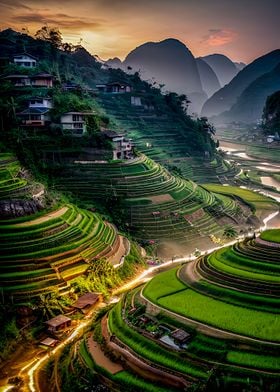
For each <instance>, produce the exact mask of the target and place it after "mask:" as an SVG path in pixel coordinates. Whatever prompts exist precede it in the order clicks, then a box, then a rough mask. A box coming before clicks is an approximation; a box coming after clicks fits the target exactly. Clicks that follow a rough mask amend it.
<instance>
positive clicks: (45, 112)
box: [17, 107, 51, 128]
mask: <svg viewBox="0 0 280 392" xmlns="http://www.w3.org/2000/svg"><path fill="white" fill-rule="evenodd" d="M17 116H18V117H19V118H20V119H21V125H22V126H24V127H30V128H38V127H39V128H41V127H46V126H47V125H49V124H50V123H51V118H50V114H49V109H48V108H44V107H42V108H40V107H31V108H28V109H25V110H23V111H22V112H20V113H18V114H17Z"/></svg>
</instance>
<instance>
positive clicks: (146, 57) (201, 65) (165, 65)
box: [106, 38, 242, 113]
mask: <svg viewBox="0 0 280 392" xmlns="http://www.w3.org/2000/svg"><path fill="white" fill-rule="evenodd" d="M208 58H209V61H208ZM206 60H207V61H205V60H204V58H198V59H196V58H195V57H194V56H193V54H192V52H191V51H190V50H189V49H188V47H187V46H186V45H185V44H184V43H182V42H181V41H179V40H177V39H174V38H167V39H165V40H163V41H160V42H146V43H144V44H142V45H140V46H138V47H137V48H135V49H134V50H132V51H131V52H130V53H129V54H128V55H127V56H126V58H125V60H124V61H123V62H121V61H120V59H118V58H113V59H109V60H108V61H107V62H106V64H107V66H108V67H109V68H120V69H122V70H124V71H125V72H129V71H131V70H132V72H135V71H139V72H140V74H141V77H142V78H143V79H144V80H149V81H152V82H154V81H155V82H157V83H158V84H162V85H164V87H163V89H164V90H165V91H174V92H176V93H178V94H186V95H187V96H188V98H189V99H190V101H191V102H192V104H191V107H190V111H195V112H197V113H200V111H201V108H202V105H203V104H204V102H205V101H206V100H207V98H209V97H211V96H212V95H213V94H214V93H215V92H216V91H217V90H219V89H220V88H221V86H222V85H223V84H222V83H224V82H225V81H226V82H228V81H229V79H230V78H231V77H233V76H234V75H236V73H237V72H238V71H239V70H238V68H237V66H236V65H235V64H234V63H233V62H232V61H231V60H230V59H229V58H227V57H226V56H223V55H213V56H206ZM210 63H212V64H214V65H212V66H211V65H209V64H210ZM220 64H222V65H220ZM224 64H225V65H224ZM240 64H241V63H240ZM240 67H242V65H240ZM214 68H217V69H218V71H219V75H217V72H216V71H215V69H214ZM224 68H225V69H226V70H225V71H223V69H224ZM219 78H220V80H221V81H222V83H221V82H220V80H219Z"/></svg>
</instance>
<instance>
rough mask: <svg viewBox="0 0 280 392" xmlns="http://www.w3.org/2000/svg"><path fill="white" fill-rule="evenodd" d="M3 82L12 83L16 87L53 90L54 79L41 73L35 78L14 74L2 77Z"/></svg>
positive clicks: (34, 76)
mask: <svg viewBox="0 0 280 392" xmlns="http://www.w3.org/2000/svg"><path fill="white" fill-rule="evenodd" d="M2 80H7V81H9V82H11V83H12V84H13V85H14V86H15V87H40V88H52V87H53V81H54V77H53V76H52V75H50V74H48V73H39V74H36V75H33V76H28V75H18V74H12V75H6V76H4V77H2Z"/></svg>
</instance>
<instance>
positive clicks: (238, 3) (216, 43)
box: [0, 0, 280, 63]
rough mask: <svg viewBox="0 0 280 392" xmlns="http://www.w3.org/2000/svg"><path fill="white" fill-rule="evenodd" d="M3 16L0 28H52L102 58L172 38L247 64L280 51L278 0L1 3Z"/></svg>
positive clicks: (202, 51) (200, 51) (24, 0)
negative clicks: (265, 54) (43, 26)
mask: <svg viewBox="0 0 280 392" xmlns="http://www.w3.org/2000/svg"><path fill="white" fill-rule="evenodd" d="M0 12H1V22H0V26H1V29H5V28H7V27H12V28H15V29H16V30H19V31H20V30H21V29H22V28H28V30H29V31H30V33H34V32H35V31H36V30H38V29H39V28H40V27H41V26H42V25H44V24H48V25H49V26H50V27H58V28H59V29H60V31H61V32H62V34H63V37H64V40H65V41H68V42H72V43H77V42H78V41H79V40H80V39H81V38H82V39H83V41H82V44H83V45H84V46H85V47H86V48H87V49H88V50H89V51H90V52H91V53H93V54H97V55H99V56H100V57H101V58H103V59H107V58H109V57H115V56H118V57H120V58H121V59H123V58H124V57H125V56H126V55H127V54H128V52H129V51H130V50H132V49H134V48H135V47H136V46H139V45H141V44H142V43H144V42H147V41H160V40H162V39H164V38H168V37H172V38H177V39H180V40H181V41H182V42H184V43H185V44H186V45H187V46H188V47H189V49H190V50H191V51H192V52H193V54H194V55H195V56H202V55H206V54H210V53H223V54H225V55H227V56H229V57H230V58H231V59H233V60H234V61H244V62H246V63H248V62H250V61H251V60H253V59H254V58H256V57H258V56H260V55H262V54H264V53H267V52H269V51H271V50H274V49H277V48H279V47H280V39H279V38H280V27H279V26H280V25H279V14H280V1H279V0H139V1H134V0H41V1H40V0H0Z"/></svg>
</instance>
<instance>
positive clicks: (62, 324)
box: [46, 314, 72, 332]
mask: <svg viewBox="0 0 280 392" xmlns="http://www.w3.org/2000/svg"><path fill="white" fill-rule="evenodd" d="M71 322H72V320H71V319H70V318H69V317H66V316H64V315H63V314H60V315H59V316H56V317H54V318H52V319H50V320H48V321H46V325H47V326H48V331H49V332H57V331H61V330H63V329H65V328H67V327H70V325H71Z"/></svg>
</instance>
